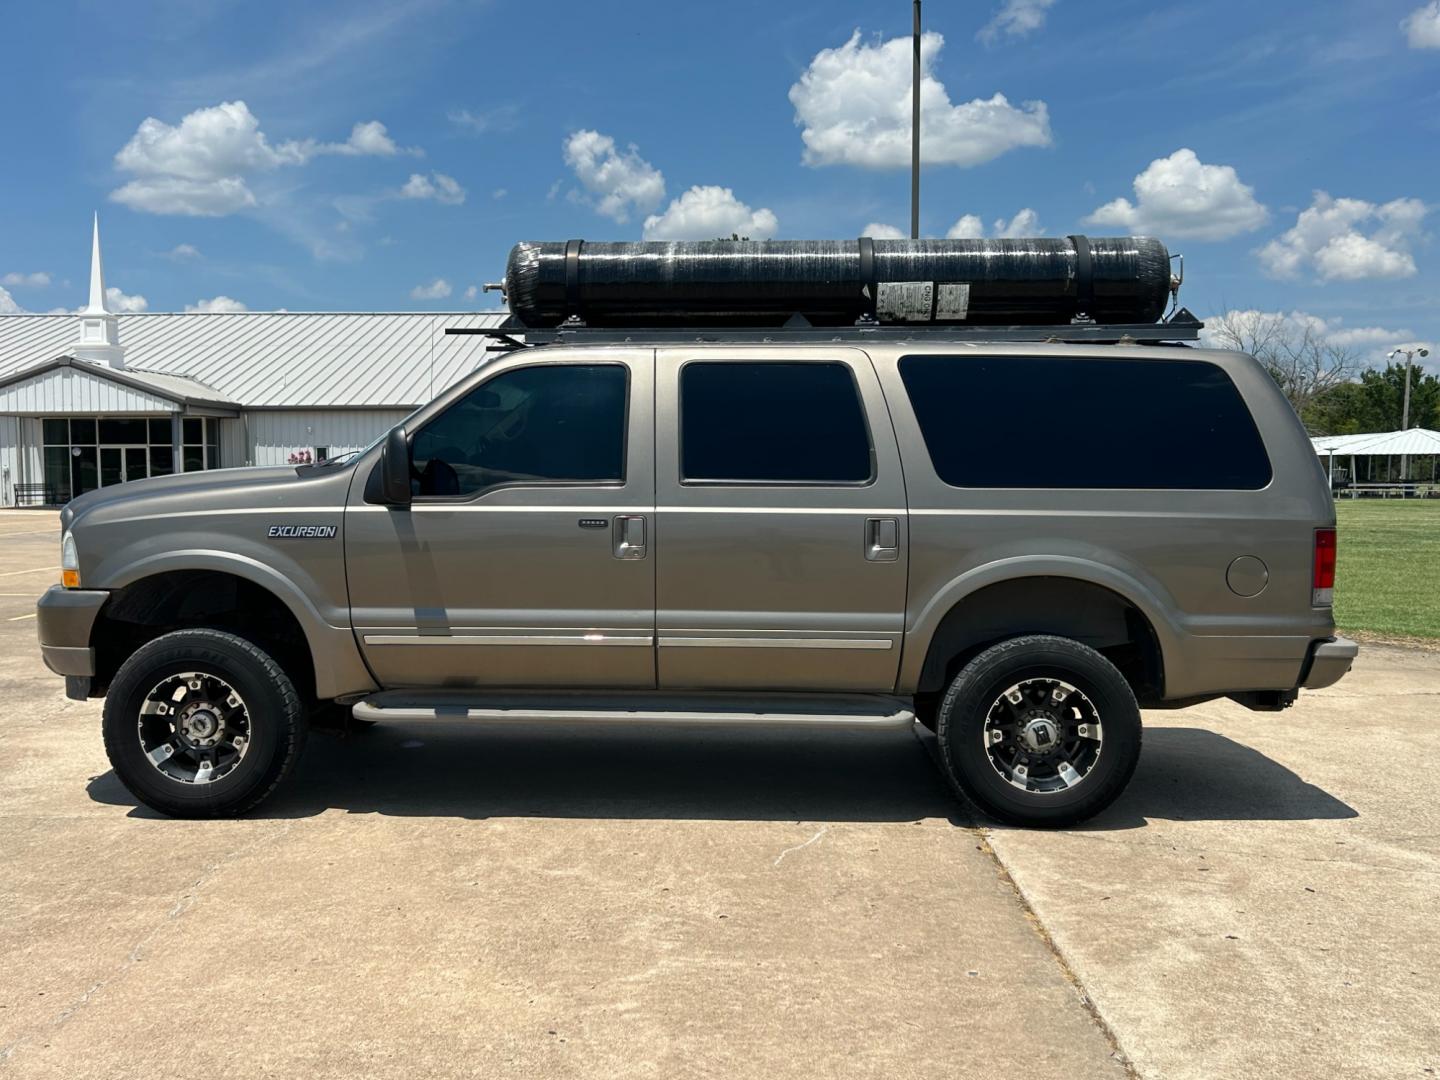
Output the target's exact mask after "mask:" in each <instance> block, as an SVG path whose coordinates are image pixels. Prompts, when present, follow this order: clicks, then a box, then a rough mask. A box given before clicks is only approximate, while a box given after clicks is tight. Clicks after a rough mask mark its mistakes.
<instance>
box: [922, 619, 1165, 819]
mask: <svg viewBox="0 0 1440 1080" xmlns="http://www.w3.org/2000/svg"><path fill="white" fill-rule="evenodd" d="M936 736H937V737H938V739H939V742H940V749H941V753H942V755H943V758H944V761H945V767H946V770H947V772H948V773H949V775H950V778H951V780H952V781H953V782H954V784H955V786H956V787H957V788H959V790H960V792H961V793H962V794H963V795H964V796H965V797H966V798H968V799H969V800H970V801H971V802H972V803H974V804H975V805H976V806H978V807H979V808H980V809H981V810H982V811H984V812H985V813H986V814H988V815H989V816H991V817H993V818H996V819H998V820H1000V821H1004V822H1007V823H1010V824H1014V825H1040V826H1060V825H1073V824H1075V823H1076V822H1079V821H1084V820H1085V819H1086V818H1088V817H1091V816H1092V815H1094V814H1097V813H1099V812H1100V811H1101V810H1103V809H1105V807H1107V806H1109V805H1110V804H1111V803H1112V802H1114V801H1115V799H1116V798H1117V797H1118V796H1119V795H1120V793H1121V792H1122V791H1124V790H1125V785H1126V784H1128V783H1129V782H1130V777H1131V775H1132V774H1133V773H1134V771H1135V765H1136V762H1138V761H1139V758H1140V709H1139V707H1138V706H1137V705H1136V703H1135V695H1134V693H1133V692H1132V691H1131V689H1130V685H1129V684H1128V683H1127V682H1126V681H1125V677H1124V676H1123V675H1121V674H1120V672H1119V671H1118V670H1117V669H1116V668H1115V665H1113V664H1112V663H1110V661H1108V660H1106V659H1105V657H1103V656H1101V655H1100V654H1099V653H1098V652H1096V651H1095V650H1094V649H1091V648H1089V647H1088V646H1085V645H1082V644H1080V643H1079V642H1078V641H1072V640H1070V639H1069V638H1061V637H1051V636H1048V635H1035V636H1030V637H1021V638H1013V639H1011V640H1010V641H1003V642H1001V643H1000V644H998V645H995V646H992V647H991V648H989V649H986V650H985V651H984V652H982V653H981V654H980V655H979V656H977V657H975V658H974V659H973V660H971V661H970V663H968V664H966V665H965V667H964V668H963V669H962V670H961V671H960V673H959V674H958V675H956V676H955V679H954V680H953V681H952V682H951V684H950V686H949V689H948V690H947V691H946V693H945V696H944V698H943V699H942V700H941V702H940V708H939V714H938V717H937V725H936Z"/></svg>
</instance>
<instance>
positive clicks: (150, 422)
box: [41, 416, 220, 503]
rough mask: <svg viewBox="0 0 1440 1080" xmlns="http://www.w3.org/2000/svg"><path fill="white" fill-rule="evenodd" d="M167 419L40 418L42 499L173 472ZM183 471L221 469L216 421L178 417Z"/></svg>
mask: <svg viewBox="0 0 1440 1080" xmlns="http://www.w3.org/2000/svg"><path fill="white" fill-rule="evenodd" d="M171 424H172V421H171V418H170V417H168V416H165V417H131V416H73V417H47V418H45V419H43V420H41V435H42V441H43V447H42V460H43V465H44V480H45V485H44V486H45V493H44V494H45V498H46V500H47V501H53V502H56V503H66V502H69V501H70V500H71V499H73V498H74V497H75V496H77V495H83V494H85V492H87V491H93V490H95V488H97V487H108V486H110V485H111V484H119V483H123V482H125V481H127V480H140V479H143V478H144V477H147V476H165V475H168V474H169V473H173V472H175V471H176V461H175V447H174V443H173V441H172V436H171V431H172V428H171ZM181 425H182V426H181V437H182V439H183V440H184V441H183V443H182V462H181V463H182V465H183V466H184V469H185V471H187V472H190V471H197V470H200V469H216V468H219V467H220V421H219V420H216V419H211V418H207V417H185V418H184V419H183V420H182V421H181Z"/></svg>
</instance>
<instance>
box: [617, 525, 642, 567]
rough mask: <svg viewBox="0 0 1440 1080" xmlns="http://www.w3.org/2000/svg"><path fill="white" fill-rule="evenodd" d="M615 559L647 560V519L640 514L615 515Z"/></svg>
mask: <svg viewBox="0 0 1440 1080" xmlns="http://www.w3.org/2000/svg"><path fill="white" fill-rule="evenodd" d="M615 558H617V559H643V558H645V519H644V518H643V517H641V516H640V515H639V514H616V515H615Z"/></svg>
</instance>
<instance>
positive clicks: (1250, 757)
mask: <svg viewBox="0 0 1440 1080" xmlns="http://www.w3.org/2000/svg"><path fill="white" fill-rule="evenodd" d="M1359 816H1360V815H1359V813H1358V812H1357V811H1356V810H1354V809H1353V808H1352V807H1350V806H1348V805H1346V804H1345V803H1344V802H1341V801H1340V800H1339V799H1337V798H1335V796H1333V795H1331V794H1330V793H1329V792H1328V791H1325V790H1324V789H1323V788H1318V787H1316V786H1315V785H1314V784H1311V783H1308V782H1307V781H1305V780H1303V779H1301V778H1300V777H1299V776H1298V775H1296V774H1295V773H1294V772H1292V771H1291V770H1289V769H1287V768H1286V767H1285V766H1284V765H1281V764H1280V763H1279V762H1278V761H1275V760H1274V759H1273V758H1269V757H1266V756H1265V755H1264V754H1262V753H1260V751H1258V750H1253V749H1251V748H1250V747H1248V746H1246V745H1244V744H1243V743H1238V742H1236V741H1234V740H1233V739H1227V738H1226V737H1225V736H1224V735H1217V734H1216V733H1215V732H1213V731H1205V730H1203V729H1200V728H1187V727H1146V729H1145V738H1144V748H1143V749H1142V751H1141V754H1140V765H1139V767H1138V768H1137V769H1136V770H1135V776H1134V778H1133V779H1132V780H1131V781H1130V786H1129V787H1128V788H1126V789H1125V794H1123V795H1122V796H1120V798H1119V799H1117V800H1116V801H1115V804H1114V805H1113V806H1111V807H1110V808H1109V809H1108V810H1106V811H1104V812H1103V813H1101V814H1098V815H1096V816H1095V817H1094V818H1092V819H1091V820H1089V821H1087V822H1086V823H1085V824H1084V825H1083V826H1081V828H1085V829H1090V830H1095V829H1135V828H1140V827H1143V826H1144V825H1146V824H1148V823H1149V822H1150V821H1153V820H1164V821H1316V820H1327V819H1328V820H1333V819H1344V818H1353V817H1359Z"/></svg>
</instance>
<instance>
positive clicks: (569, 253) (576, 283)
mask: <svg viewBox="0 0 1440 1080" xmlns="http://www.w3.org/2000/svg"><path fill="white" fill-rule="evenodd" d="M584 246H585V241H584V240H567V241H566V242H565V314H566V315H578V314H580V249H581V248H582V247H584Z"/></svg>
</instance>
